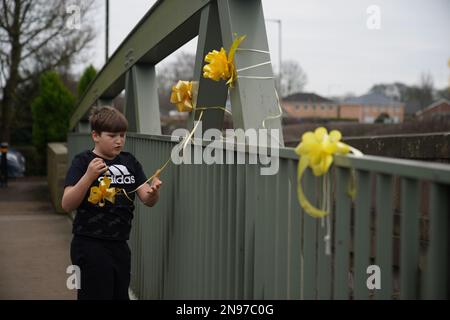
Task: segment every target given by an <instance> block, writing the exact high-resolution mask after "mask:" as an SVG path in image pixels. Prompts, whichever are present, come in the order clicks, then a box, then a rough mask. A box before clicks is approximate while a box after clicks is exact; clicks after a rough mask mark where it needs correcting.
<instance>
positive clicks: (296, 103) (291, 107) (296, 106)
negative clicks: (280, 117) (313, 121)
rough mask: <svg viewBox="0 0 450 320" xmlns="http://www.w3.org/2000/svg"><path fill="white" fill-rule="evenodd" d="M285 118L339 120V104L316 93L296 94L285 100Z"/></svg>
mask: <svg viewBox="0 0 450 320" xmlns="http://www.w3.org/2000/svg"><path fill="white" fill-rule="evenodd" d="M282 105H283V109H284V113H285V116H287V117H291V118H337V117H338V109H339V108H338V104H337V102H335V101H332V100H329V99H327V98H324V97H321V96H319V95H317V94H315V93H295V94H292V95H289V96H287V97H285V98H283V101H282Z"/></svg>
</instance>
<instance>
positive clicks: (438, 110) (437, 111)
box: [416, 99, 450, 120]
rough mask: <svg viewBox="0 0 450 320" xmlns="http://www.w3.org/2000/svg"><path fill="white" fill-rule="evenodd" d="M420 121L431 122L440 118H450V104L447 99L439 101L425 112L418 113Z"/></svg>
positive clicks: (424, 110)
mask: <svg viewBox="0 0 450 320" xmlns="http://www.w3.org/2000/svg"><path fill="white" fill-rule="evenodd" d="M416 116H417V118H418V119H419V120H429V119H433V118H436V117H439V116H450V102H449V101H448V100H447V99H441V100H438V101H436V102H434V103H432V104H430V105H429V106H428V107H426V108H425V109H423V110H420V111H417V112H416Z"/></svg>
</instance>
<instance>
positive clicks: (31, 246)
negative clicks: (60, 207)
mask: <svg viewBox="0 0 450 320" xmlns="http://www.w3.org/2000/svg"><path fill="white" fill-rule="evenodd" d="M70 241H71V221H70V220H69V218H68V216H67V215H64V214H58V213H55V212H54V210H53V207H52V205H51V202H50V197H49V196H48V188H47V182H46V179H45V178H35V177H33V178H21V179H16V180H12V181H9V184H8V188H0V299H75V298H76V293H75V291H74V290H68V289H67V287H66V280H67V277H68V276H69V275H68V274H66V268H67V267H68V266H69V265H70V264H71V263H70V254H69V248H70Z"/></svg>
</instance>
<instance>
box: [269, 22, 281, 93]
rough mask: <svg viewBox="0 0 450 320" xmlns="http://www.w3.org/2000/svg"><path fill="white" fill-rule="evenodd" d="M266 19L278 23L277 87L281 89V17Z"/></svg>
mask: <svg viewBox="0 0 450 320" xmlns="http://www.w3.org/2000/svg"><path fill="white" fill-rule="evenodd" d="M266 21H268V22H275V23H277V24H278V89H279V90H281V64H282V58H281V57H282V55H281V48H282V43H281V41H282V40H281V19H266Z"/></svg>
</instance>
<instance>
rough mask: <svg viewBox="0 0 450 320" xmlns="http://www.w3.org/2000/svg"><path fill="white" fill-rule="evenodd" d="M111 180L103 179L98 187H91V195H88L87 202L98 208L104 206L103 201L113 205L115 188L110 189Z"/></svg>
mask: <svg viewBox="0 0 450 320" xmlns="http://www.w3.org/2000/svg"><path fill="white" fill-rule="evenodd" d="M110 184H111V179H109V178H108V177H106V176H105V177H103V179H102V181H100V184H99V186H98V187H91V193H90V194H89V198H88V201H89V202H90V203H92V204H97V203H98V205H99V206H100V207H103V206H104V205H105V200H108V201H109V202H111V203H114V201H115V196H116V193H117V191H116V188H110V187H109V185H110Z"/></svg>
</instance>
